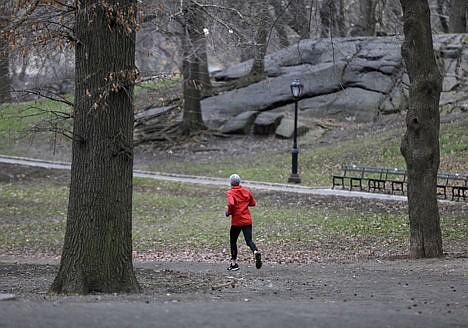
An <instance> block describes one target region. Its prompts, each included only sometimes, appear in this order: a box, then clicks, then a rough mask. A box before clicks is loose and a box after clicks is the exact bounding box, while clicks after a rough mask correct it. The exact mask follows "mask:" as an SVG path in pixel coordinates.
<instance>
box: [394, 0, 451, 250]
mask: <svg viewBox="0 0 468 328" xmlns="http://www.w3.org/2000/svg"><path fill="white" fill-rule="evenodd" d="M400 2H401V5H402V8H403V20H404V24H403V28H404V34H405V41H404V43H403V45H402V55H403V58H404V61H405V64H406V68H407V71H408V76H409V79H410V90H409V109H408V113H407V116H406V126H407V130H406V133H405V135H404V137H403V139H402V142H401V153H402V154H403V156H404V158H405V161H406V166H407V170H408V208H409V221H410V256H411V257H413V258H422V257H438V256H442V254H443V251H442V237H441V231H440V218H439V209H438V204H437V171H438V169H439V161H440V153H439V125H440V116H439V98H440V92H441V89H442V78H441V75H440V72H439V70H438V67H437V64H436V60H435V56H434V50H433V45H432V34H431V25H430V11H429V6H428V3H427V0H400Z"/></svg>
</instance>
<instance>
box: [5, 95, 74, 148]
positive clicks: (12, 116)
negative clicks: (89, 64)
mask: <svg viewBox="0 0 468 328" xmlns="http://www.w3.org/2000/svg"><path fill="white" fill-rule="evenodd" d="M68 100H69V101H72V100H71V98H69V99H68ZM70 110H71V108H70V107H69V106H68V105H66V104H65V103H63V102H56V101H50V100H35V101H28V102H23V103H17V104H8V105H0V140H1V141H2V142H1V143H0V152H1V153H2V154H14V155H21V154H17V153H16V152H15V151H14V145H15V143H16V142H17V141H18V140H27V139H31V138H40V139H44V140H47V139H52V138H53V139H54V140H55V141H62V140H64V139H65V138H64V137H63V136H62V135H60V134H55V133H53V132H50V131H51V130H52V129H66V130H69V131H70V130H71V122H70V120H63V119H61V118H60V117H61V114H68V113H70ZM37 130H40V131H42V132H41V133H33V131H37Z"/></svg>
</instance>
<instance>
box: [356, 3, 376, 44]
mask: <svg viewBox="0 0 468 328" xmlns="http://www.w3.org/2000/svg"><path fill="white" fill-rule="evenodd" d="M376 5H377V1H376V0H359V12H360V15H359V23H358V24H357V25H358V27H359V30H360V35H364V36H373V35H374V34H375V23H376V19H375V8H376Z"/></svg>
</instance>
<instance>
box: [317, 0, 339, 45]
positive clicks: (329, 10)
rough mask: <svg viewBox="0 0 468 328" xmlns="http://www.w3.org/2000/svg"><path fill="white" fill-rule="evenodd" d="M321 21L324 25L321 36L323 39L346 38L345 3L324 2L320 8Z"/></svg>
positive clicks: (328, 0) (325, 0) (326, 0)
mask: <svg viewBox="0 0 468 328" xmlns="http://www.w3.org/2000/svg"><path fill="white" fill-rule="evenodd" d="M337 6H338V7H337ZM320 21H321V23H322V30H321V32H320V36H321V37H322V38H329V37H330V36H332V37H340V36H344V11H343V2H342V1H334V0H324V1H323V3H322V6H321V7H320Z"/></svg>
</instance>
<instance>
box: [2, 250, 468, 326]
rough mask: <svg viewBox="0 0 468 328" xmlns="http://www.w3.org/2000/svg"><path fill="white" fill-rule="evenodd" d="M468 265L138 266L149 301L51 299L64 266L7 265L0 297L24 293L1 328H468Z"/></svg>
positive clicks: (9, 304)
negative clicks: (63, 326) (235, 268)
mask: <svg viewBox="0 0 468 328" xmlns="http://www.w3.org/2000/svg"><path fill="white" fill-rule="evenodd" d="M466 264H467V261H466V258H456V257H446V258H442V259H430V260H418V261H409V260H404V259H403V260H402V259H399V260H391V261H390V260H385V261H380V260H376V261H356V262H355V263H347V264H344V263H342V264H339V263H317V264H312V265H293V264H290V265H276V264H266V265H265V266H264V267H263V268H262V269H260V270H257V269H255V267H254V266H253V265H244V266H242V267H241V270H240V271H238V272H235V273H230V272H227V271H226V270H225V266H224V265H222V264H213V263H188V262H185V263H163V262H137V263H136V273H137V277H138V279H139V281H140V284H141V286H142V294H138V295H89V296H66V297H63V296H48V295H47V289H48V287H49V286H50V284H51V282H52V280H53V278H54V274H55V273H56V271H57V265H56V263H54V262H50V261H46V262H44V261H43V262H35V263H25V262H21V261H20V262H18V261H0V277H1V279H0V293H13V294H15V295H16V300H12V301H3V302H0V317H1V318H2V321H1V323H0V326H1V327H45V326H47V325H48V326H49V327H60V326H61V324H63V323H65V322H66V323H67V326H70V327H80V326H81V327H82V326H84V325H88V326H89V325H91V326H93V327H94V326H101V327H133V326H140V327H154V326H158V327H232V326H241V327H246V326H250V327H304V326H310V327H339V326H347V327H376V326H379V327H466V324H467V322H468V299H467V295H468V284H467V276H468V271H467V267H466ZM70 318H73V320H69V319H70ZM99 320H100V321H99ZM97 321H99V322H101V323H102V322H105V323H106V324H104V325H103V324H99V325H95V324H96V322H97ZM155 321H157V323H158V324H157V325H155ZM293 324H294V325H293Z"/></svg>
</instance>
